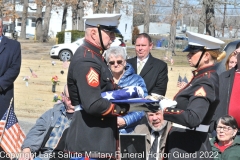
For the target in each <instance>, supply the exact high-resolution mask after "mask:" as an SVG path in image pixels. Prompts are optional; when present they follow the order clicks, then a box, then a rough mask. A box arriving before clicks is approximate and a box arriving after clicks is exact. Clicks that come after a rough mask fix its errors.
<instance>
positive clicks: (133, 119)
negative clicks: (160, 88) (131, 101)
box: [118, 63, 148, 133]
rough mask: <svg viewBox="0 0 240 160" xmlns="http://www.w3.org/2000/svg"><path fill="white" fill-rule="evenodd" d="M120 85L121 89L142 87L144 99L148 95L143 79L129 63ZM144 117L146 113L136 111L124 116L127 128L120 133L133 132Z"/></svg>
mask: <svg viewBox="0 0 240 160" xmlns="http://www.w3.org/2000/svg"><path fill="white" fill-rule="evenodd" d="M118 85H119V86H120V87H127V86H140V87H142V89H143V91H144V97H146V96H147V95H148V92H147V87H146V84H145V82H144V80H143V78H142V77H141V76H139V75H137V74H135V71H134V69H133V67H132V66H131V65H130V64H129V63H127V65H126V68H125V72H124V74H123V76H122V77H121V79H120V80H119V82H118ZM144 115H145V112H144V111H135V112H129V113H128V114H126V115H125V116H123V117H122V118H123V119H124V120H125V122H126V126H125V127H124V128H123V129H120V130H119V132H120V133H130V132H132V131H133V130H134V128H135V127H136V125H137V124H138V122H139V121H140V120H141V119H142V117H143V116H144Z"/></svg>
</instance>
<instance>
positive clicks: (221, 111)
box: [211, 67, 236, 131]
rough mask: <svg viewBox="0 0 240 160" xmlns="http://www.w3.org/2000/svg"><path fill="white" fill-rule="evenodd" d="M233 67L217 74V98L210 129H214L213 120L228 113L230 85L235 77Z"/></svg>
mask: <svg viewBox="0 0 240 160" xmlns="http://www.w3.org/2000/svg"><path fill="white" fill-rule="evenodd" d="M235 70H236V67H235V68H232V69H230V70H228V71H225V72H223V73H221V74H220V76H219V99H220V102H219V104H218V106H217V108H216V111H215V113H214V116H213V121H212V124H211V131H212V130H213V129H214V125H215V122H216V121H217V120H218V119H219V118H220V117H222V116H224V115H227V114H228V109H229V101H230V97H231V93H232V86H233V81H234V77H235Z"/></svg>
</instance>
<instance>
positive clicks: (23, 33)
mask: <svg viewBox="0 0 240 160" xmlns="http://www.w3.org/2000/svg"><path fill="white" fill-rule="evenodd" d="M27 14H28V0H24V3H23V11H22V24H21V33H20V38H21V39H26V22H27Z"/></svg>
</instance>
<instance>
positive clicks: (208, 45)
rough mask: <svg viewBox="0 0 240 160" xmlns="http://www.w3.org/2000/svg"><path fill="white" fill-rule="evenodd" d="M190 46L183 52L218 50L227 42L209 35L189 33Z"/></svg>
mask: <svg viewBox="0 0 240 160" xmlns="http://www.w3.org/2000/svg"><path fill="white" fill-rule="evenodd" d="M187 37H188V46H187V48H186V49H184V50H183V52H194V51H199V50H217V49H220V48H221V45H222V44H224V43H225V42H223V41H221V40H219V39H217V38H214V37H212V36H209V35H204V34H199V33H194V32H189V31H187Z"/></svg>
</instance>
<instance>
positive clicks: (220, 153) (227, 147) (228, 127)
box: [211, 115, 240, 160]
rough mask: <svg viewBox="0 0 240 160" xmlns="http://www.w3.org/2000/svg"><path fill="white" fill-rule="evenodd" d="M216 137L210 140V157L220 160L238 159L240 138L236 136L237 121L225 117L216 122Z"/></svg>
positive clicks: (239, 156) (230, 117) (239, 157)
mask: <svg viewBox="0 0 240 160" xmlns="http://www.w3.org/2000/svg"><path fill="white" fill-rule="evenodd" d="M216 124H217V125H216V131H217V136H216V137H214V138H213V139H211V145H212V151H213V152H212V153H211V154H212V157H213V158H214V159H219V160H220V159H221V160H228V159H229V160H230V159H231V160H237V159H238V160H239V159H240V154H239V151H240V137H239V136H236V134H237V130H238V129H237V128H238V125H237V121H236V120H235V118H234V117H232V116H229V115H226V116H223V117H221V118H219V119H218V120H217V123H216Z"/></svg>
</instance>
